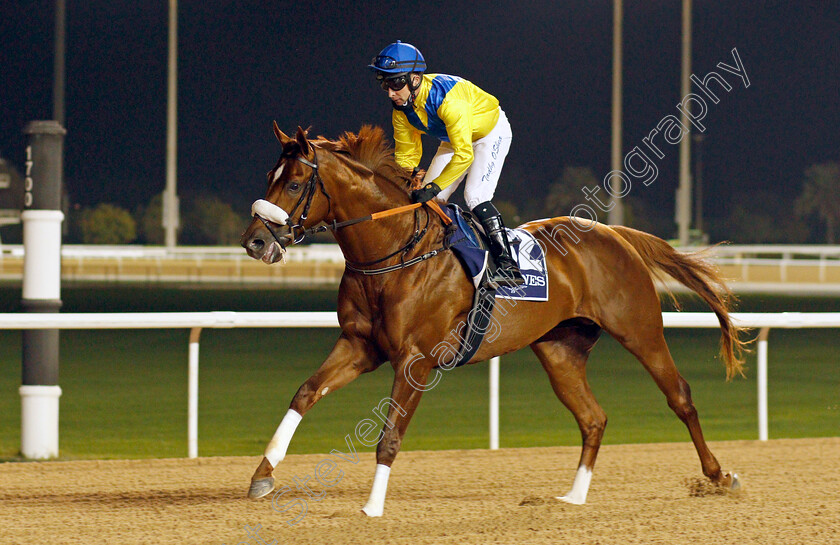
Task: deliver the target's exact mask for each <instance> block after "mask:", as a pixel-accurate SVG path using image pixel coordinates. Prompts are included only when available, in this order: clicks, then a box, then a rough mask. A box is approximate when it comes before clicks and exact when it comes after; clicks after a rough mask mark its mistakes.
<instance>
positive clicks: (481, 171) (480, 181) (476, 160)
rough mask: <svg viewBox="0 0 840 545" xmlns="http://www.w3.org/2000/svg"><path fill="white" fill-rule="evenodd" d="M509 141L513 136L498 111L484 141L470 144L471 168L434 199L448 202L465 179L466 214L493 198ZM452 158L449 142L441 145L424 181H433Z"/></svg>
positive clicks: (502, 114) (505, 119) (452, 152)
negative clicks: (493, 124)
mask: <svg viewBox="0 0 840 545" xmlns="http://www.w3.org/2000/svg"><path fill="white" fill-rule="evenodd" d="M512 138H513V133H511V130H510V123H508V119H507V116H506V115H505V112H504V111H503V110H502V109H501V108H499V120H498V121H497V122H496V126H495V127H493V130H492V131H490V132H489V133H488V134H487V136H485V137H484V138H481V139H479V140H476V141H475V142H473V145H472V147H473V163H472V165H470V167H469V168H468V169H467V171H466V172H465V173H464V174H462V175H461V177H460V178H458V179H457V180H455V181H454V182H453V183H452V185H450V186H448V187H446V188H445V189H443V190H442V191H441V192H440V193H439V194H438V196H437V198H439V199H442V200H444V201H448V200H449V197H450V196H452V193H454V192H455V190H456V189H458V186H459V185H461V182H462V181H464V178H465V177H466V179H467V183H466V184H465V185H464V200H465V201H466V202H467V207H468V208H469V209H470V210H472V209H473V208H475V207H476V206H477V205H479V204H481V203H483V202H486V201H489V200H492V199H493V194H494V193H495V192H496V184H498V183H499V176H500V175H501V173H502V166H503V165H504V163H505V157H507V154H508V150H510V141H511V139H512ZM454 154H455V152H454V150H453V149H452V145H451V144H450V143H449V142H441V144H440V147H438V150H437V153H436V154H435V156H434V157H433V158H432V162H431V164H430V165H429V168H428V170H427V172H426V180H428V181H433V180H434V179H435V178H437V177H438V176H440V173H441V172H442V171H443V168H444V167H445V166H446V165H447V164H449V161H450V160H451V159H452V156H453V155H454Z"/></svg>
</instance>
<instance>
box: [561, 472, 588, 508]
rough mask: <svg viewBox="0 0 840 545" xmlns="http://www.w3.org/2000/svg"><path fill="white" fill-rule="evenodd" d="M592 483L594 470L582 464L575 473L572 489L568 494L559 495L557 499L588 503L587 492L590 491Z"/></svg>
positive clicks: (580, 503) (567, 501)
mask: <svg viewBox="0 0 840 545" xmlns="http://www.w3.org/2000/svg"><path fill="white" fill-rule="evenodd" d="M590 483H592V470H591V469H589V468H588V467H586V466H580V467H578V470H577V473H576V474H575V482H574V484H572V489H571V490H570V491H569V493H568V494H566V495H565V496H559V497H558V498H557V499H558V500H562V501H564V502H566V503H573V504H575V505H583V504H584V503H586V494H587V493H588V492H589V485H590Z"/></svg>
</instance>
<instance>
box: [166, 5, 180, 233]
mask: <svg viewBox="0 0 840 545" xmlns="http://www.w3.org/2000/svg"><path fill="white" fill-rule="evenodd" d="M177 180H178V0H169V71H168V85H167V100H166V190H165V191H164V193H163V214H162V223H163V229H164V233H165V236H166V247H167V249H173V248H175V245H176V244H177V242H178V224H179V219H178V218H179V215H178V193H177V191H176V185H177Z"/></svg>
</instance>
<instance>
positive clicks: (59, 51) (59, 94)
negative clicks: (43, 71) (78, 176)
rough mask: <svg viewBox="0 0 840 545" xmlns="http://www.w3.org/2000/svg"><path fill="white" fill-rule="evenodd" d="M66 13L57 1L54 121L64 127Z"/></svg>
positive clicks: (61, 3)
mask: <svg viewBox="0 0 840 545" xmlns="http://www.w3.org/2000/svg"><path fill="white" fill-rule="evenodd" d="M66 13H67V10H66V9H65V2H64V0H55V59H53V119H55V120H56V121H58V124H59V125H61V126H62V127H64V126H65V125H66V123H65V122H64V80H65V75H64V74H65V70H64V66H65V51H66V35H67V33H66V32H65V28H66V20H67V17H66Z"/></svg>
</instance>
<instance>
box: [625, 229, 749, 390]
mask: <svg viewBox="0 0 840 545" xmlns="http://www.w3.org/2000/svg"><path fill="white" fill-rule="evenodd" d="M611 228H612V229H613V230H614V231H615V232H616V233H618V234H619V235H621V237H622V238H623V239H624V240H626V241H627V242H629V243H630V245H631V246H633V248H635V249H636V251H637V252H639V255H640V256H641V257H642V260H643V261H644V262H645V265H646V266H647V268H648V270H649V271H650V273H651V275H652V276H653V277H654V278H656V279H658V280H663V275H662V273H665V274H667V275H668V276H670V277H671V278H673V279H674V280H676V281H677V282H679V283H680V284H682V285H683V286H685V287H687V288H688V289H690V290H692V291H693V292H695V293H697V294H698V295H699V296H700V297H701V298H702V299H703V300H704V301H706V304H708V305H709V307H711V309H712V311H714V313H715V315H717V318H718V322H720V330H721V338H720V355H721V357H722V358H723V360H724V363H725V364H726V379H727V380H730V379H732V377H734V376H735V375H736V374H740V375H742V376H743V375H744V371H743V365H744V358H743V354H744V351H745V344H746V343H745V342H744V341H742V340H741V339H740V334H741V332H742V331H743V330H744V328H741V327H738V326H736V325H735V324H733V323H732V319H731V318H730V316H729V307H730V304H731V302H732V301H733V300H734V299H735V298H734V296H733V294H732V292H731V291H730V290H729V288H728V287H727V286H726V284H725V283H724V280H723V278H722V277H721V275H720V273H719V272H718V271H717V269H716V268H715V267H714V266H713V265H712V264H711V263H709V262H708V261H706V260H705V259H704V255H703V252H696V253H690V254H685V253H681V252H678V251H677V250H675V249H674V248H672V247H671V245H670V244H668V243H667V242H665V241H664V240H662V239H661V238H658V237H655V236H653V235H650V234H648V233H643V232H641V231H637V230H635V229H630V228H629V227H622V226H617V225H613V226H611ZM669 294H670V295H671V298H672V299H674V302H675V304H676V306H677V308H679V303H678V302H677V301H676V299H675V298H674V295H673V293H671V292H670V290H669Z"/></svg>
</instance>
